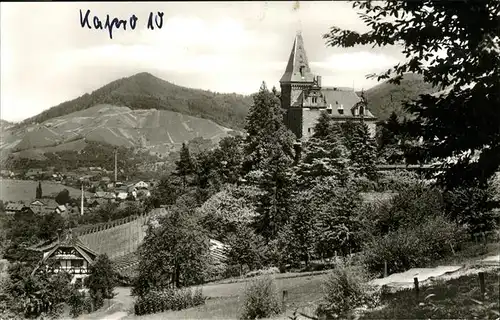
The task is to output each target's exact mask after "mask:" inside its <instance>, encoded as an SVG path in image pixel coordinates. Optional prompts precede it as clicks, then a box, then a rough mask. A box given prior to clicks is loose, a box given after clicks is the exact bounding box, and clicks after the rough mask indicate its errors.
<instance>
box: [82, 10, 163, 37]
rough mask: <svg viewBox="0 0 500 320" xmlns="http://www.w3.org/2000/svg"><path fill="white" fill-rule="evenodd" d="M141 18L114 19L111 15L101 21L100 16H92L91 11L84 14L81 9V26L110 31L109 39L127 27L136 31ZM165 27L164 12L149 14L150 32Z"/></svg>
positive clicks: (132, 16) (148, 24)
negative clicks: (117, 31) (115, 31)
mask: <svg viewBox="0 0 500 320" xmlns="http://www.w3.org/2000/svg"><path fill="white" fill-rule="evenodd" d="M138 20H139V18H137V16H136V15H135V14H132V15H131V16H130V17H129V18H128V19H118V18H116V17H115V18H112V17H110V15H109V14H107V15H106V19H105V20H101V19H100V18H99V17H98V16H96V15H94V16H91V15H90V10H87V11H86V13H85V14H83V12H82V10H81V9H80V25H81V26H82V28H85V27H87V28H89V29H92V27H94V29H96V30H108V33H109V38H110V39H113V29H114V28H115V29H122V30H127V26H128V27H129V28H130V29H131V30H135V27H136V26H137V21H138ZM162 26H163V12H157V13H156V14H155V13H153V12H151V13H150V14H149V18H148V23H147V28H148V29H150V30H154V29H155V27H156V28H158V29H161V27H162Z"/></svg>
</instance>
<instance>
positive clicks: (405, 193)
mask: <svg viewBox="0 0 500 320" xmlns="http://www.w3.org/2000/svg"><path fill="white" fill-rule="evenodd" d="M443 210H444V205H443V200H442V197H441V192H440V190H438V189H436V188H429V187H427V186H425V185H424V184H422V183H417V184H414V185H411V186H407V187H405V188H403V189H401V190H400V192H399V193H398V194H397V195H396V196H394V197H392V198H391V199H390V200H389V201H383V202H379V203H378V204H374V205H373V206H372V207H371V208H370V209H369V210H365V211H364V214H365V215H367V216H368V218H369V219H368V220H370V221H371V224H372V227H373V228H374V230H373V232H374V233H375V234H377V235H384V234H387V233H388V232H391V231H396V230H398V229H399V228H401V227H404V228H412V227H413V226H418V225H420V223H421V222H422V221H423V220H425V219H426V217H433V216H437V215H440V214H441V213H442V212H443Z"/></svg>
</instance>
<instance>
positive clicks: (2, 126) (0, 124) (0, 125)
mask: <svg viewBox="0 0 500 320" xmlns="http://www.w3.org/2000/svg"><path fill="white" fill-rule="evenodd" d="M13 125H14V124H13V123H11V122H9V121H5V120H3V119H0V131H3V130H7V129H9V128H10V127H12V126H13Z"/></svg>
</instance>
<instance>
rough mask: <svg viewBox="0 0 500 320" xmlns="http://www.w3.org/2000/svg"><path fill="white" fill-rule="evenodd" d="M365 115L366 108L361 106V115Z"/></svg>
mask: <svg viewBox="0 0 500 320" xmlns="http://www.w3.org/2000/svg"><path fill="white" fill-rule="evenodd" d="M364 114H365V107H364V106H360V107H359V115H361V116H362V115H364Z"/></svg>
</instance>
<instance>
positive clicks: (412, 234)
mask: <svg viewBox="0 0 500 320" xmlns="http://www.w3.org/2000/svg"><path fill="white" fill-rule="evenodd" d="M463 240H464V231H463V229H462V228H461V227H459V226H458V225H457V224H455V223H453V222H450V221H447V220H446V219H445V218H444V217H443V216H442V215H439V216H436V217H429V218H427V219H426V220H425V221H424V222H423V223H422V224H421V225H412V226H408V227H403V228H399V229H398V230H396V231H391V232H389V233H387V234H385V235H383V236H376V237H374V238H373V239H372V240H371V241H369V242H368V243H367V244H366V246H365V248H364V252H363V254H364V262H365V263H366V265H367V266H368V268H369V270H370V271H373V272H380V271H381V270H382V269H383V267H384V261H387V268H388V272H389V273H394V272H401V271H405V270H407V269H410V268H413V267H420V266H422V265H425V264H427V263H429V262H430V261H433V260H435V259H439V258H442V257H445V256H446V255H448V254H450V253H451V252H452V247H451V246H452V245H456V244H460V243H461V242H462V241H463Z"/></svg>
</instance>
